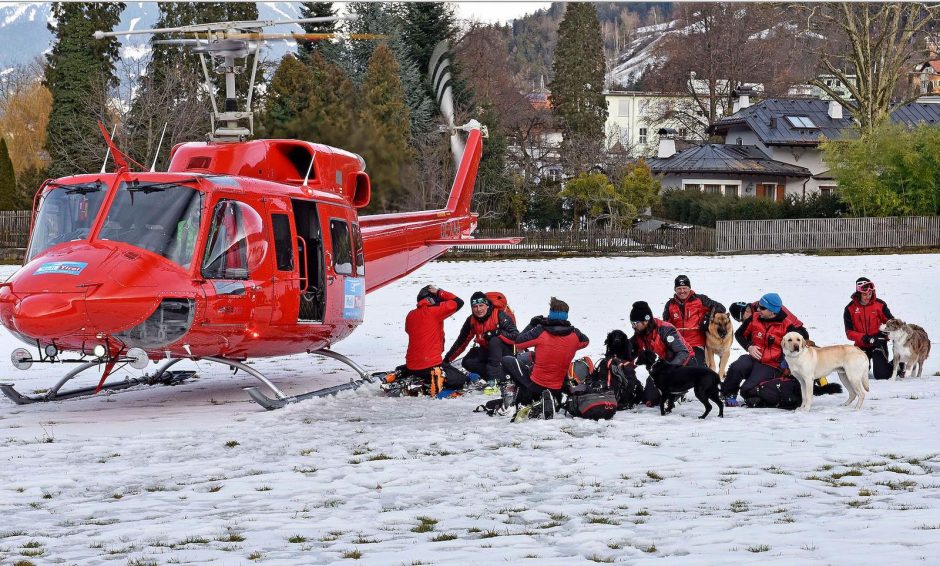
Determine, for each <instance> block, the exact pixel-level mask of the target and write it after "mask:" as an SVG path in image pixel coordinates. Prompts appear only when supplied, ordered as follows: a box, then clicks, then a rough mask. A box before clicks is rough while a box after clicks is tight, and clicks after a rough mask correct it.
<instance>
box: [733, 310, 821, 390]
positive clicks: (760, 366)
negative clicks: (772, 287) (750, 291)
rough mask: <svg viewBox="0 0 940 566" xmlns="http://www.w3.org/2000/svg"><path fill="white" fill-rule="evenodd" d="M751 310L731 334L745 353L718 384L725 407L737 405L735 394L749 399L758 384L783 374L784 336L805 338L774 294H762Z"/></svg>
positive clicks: (796, 319) (802, 331)
mask: <svg viewBox="0 0 940 566" xmlns="http://www.w3.org/2000/svg"><path fill="white" fill-rule="evenodd" d="M746 308H747V307H745V310H746ZM752 310H753V311H754V314H753V315H752V316H751V318H750V319H749V320H748V319H745V321H744V322H743V323H742V324H741V326H740V328H738V330H737V331H736V332H735V338H737V339H738V342H739V343H740V344H741V346H742V347H743V348H744V349H745V350H747V353H746V354H744V355H743V356H741V357H740V358H738V359H737V360H735V361H734V362H732V363H731V365H730V366H729V367H728V373H727V375H725V380H724V381H723V382H722V384H721V393H722V396H723V397H724V398H725V399H726V402H725V405H727V406H730V407H733V406H737V395H738V392H739V391H740V392H741V395H742V396H743V397H744V398H745V400H748V399H753V398H754V396H755V388H756V387H757V386H758V385H760V384H761V383H764V382H765V381H769V380H771V379H774V378H776V377H779V376H781V375H782V374H783V371H784V368H782V367H781V362H782V361H783V348H782V347H781V342H782V340H783V336H784V334H786V333H787V332H798V333H799V334H800V335H802V336H803V338H806V339H807V340H808V339H809V333H808V332H807V331H806V329H805V328H804V327H803V323H802V322H800V319H798V318H796V316H794V315H793V313H791V312H790V311H789V310H787V309H786V307H784V306H783V299H782V298H781V297H780V295H778V294H777V293H766V294H765V295H763V296H762V297H761V298H760V299H759V300H758V301H757V303H756V304H755V305H753V308H752Z"/></svg>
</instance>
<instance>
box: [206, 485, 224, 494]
mask: <svg viewBox="0 0 940 566" xmlns="http://www.w3.org/2000/svg"><path fill="white" fill-rule="evenodd" d="M221 489H222V484H220V483H214V484H212V485H210V486H209V493H216V492H217V491H220V490H221Z"/></svg>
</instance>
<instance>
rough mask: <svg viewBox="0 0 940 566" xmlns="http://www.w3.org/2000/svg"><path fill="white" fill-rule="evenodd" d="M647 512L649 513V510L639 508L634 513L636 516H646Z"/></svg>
mask: <svg viewBox="0 0 940 566" xmlns="http://www.w3.org/2000/svg"><path fill="white" fill-rule="evenodd" d="M649 514H650V512H649V511H647V510H646V509H640V510H639V511H637V512H636V515H637V516H638V517H646V516H648V515H649Z"/></svg>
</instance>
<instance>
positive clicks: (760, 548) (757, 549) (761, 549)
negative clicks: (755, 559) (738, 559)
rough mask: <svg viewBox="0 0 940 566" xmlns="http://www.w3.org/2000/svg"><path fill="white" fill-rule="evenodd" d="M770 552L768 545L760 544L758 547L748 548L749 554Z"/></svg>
mask: <svg viewBox="0 0 940 566" xmlns="http://www.w3.org/2000/svg"><path fill="white" fill-rule="evenodd" d="M768 550H770V545H768V544H758V545H756V546H749V547H747V551H748V552H767V551H768Z"/></svg>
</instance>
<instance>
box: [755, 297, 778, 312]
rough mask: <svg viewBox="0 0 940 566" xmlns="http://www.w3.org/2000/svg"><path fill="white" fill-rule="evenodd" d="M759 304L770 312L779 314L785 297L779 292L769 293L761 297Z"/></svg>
mask: <svg viewBox="0 0 940 566" xmlns="http://www.w3.org/2000/svg"><path fill="white" fill-rule="evenodd" d="M759 304H760V306H762V307H764V308H765V309H767V310H769V311H770V312H772V313H774V314H777V313H778V312H780V309H781V308H783V299H781V298H780V295H778V294H777V293H767V294H766V295H764V296H763V297H761V298H760V303H759Z"/></svg>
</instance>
